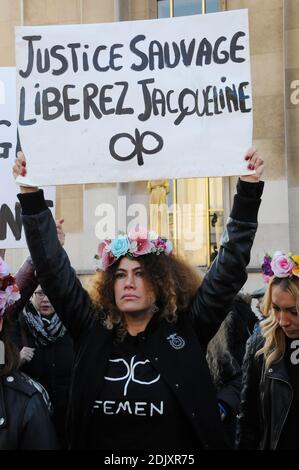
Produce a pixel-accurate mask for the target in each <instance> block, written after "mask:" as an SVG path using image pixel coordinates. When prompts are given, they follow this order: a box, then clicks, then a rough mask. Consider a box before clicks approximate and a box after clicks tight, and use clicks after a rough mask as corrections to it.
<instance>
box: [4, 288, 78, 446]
mask: <svg viewBox="0 0 299 470" xmlns="http://www.w3.org/2000/svg"><path fill="white" fill-rule="evenodd" d="M13 339H14V342H15V344H16V345H17V346H18V348H19V350H20V357H21V364H20V369H21V370H22V371H23V372H25V373H26V374H27V375H29V376H30V377H32V378H33V379H34V380H37V381H38V382H39V383H41V384H42V385H43V386H44V387H45V389H46V390H47V392H48V393H49V396H50V400H51V403H52V406H53V415H52V420H53V423H54V426H55V429H56V432H57V436H58V439H59V442H60V446H61V448H66V446H67V442H66V413H67V407H68V399H69V388H70V382H71V371H72V364H73V340H72V338H71V336H70V335H69V334H68V332H67V331H66V328H65V327H64V325H63V324H62V322H61V320H60V318H59V317H58V315H57V314H56V313H55V311H54V308H53V307H52V305H51V303H50V302H49V299H48V298H47V296H46V295H45V294H44V292H43V291H42V289H41V287H40V286H38V287H37V289H36V290H35V292H34V294H33V296H32V299H31V301H29V302H28V303H27V304H26V305H25V307H24V309H23V311H22V312H21V313H20V315H19V318H18V320H17V322H16V324H15V327H14V335H13Z"/></svg>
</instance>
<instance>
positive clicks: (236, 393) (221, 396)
mask: <svg viewBox="0 0 299 470" xmlns="http://www.w3.org/2000/svg"><path fill="white" fill-rule="evenodd" d="M241 387H242V373H241V369H240V371H239V372H238V373H236V374H235V375H234V376H232V377H231V379H230V380H229V381H227V382H225V383H224V384H223V386H222V387H221V389H220V390H218V391H217V400H218V401H221V402H223V403H224V404H225V405H226V406H227V407H228V411H229V412H230V414H232V415H234V416H235V415H236V414H237V413H238V412H239V409H240V398H241Z"/></svg>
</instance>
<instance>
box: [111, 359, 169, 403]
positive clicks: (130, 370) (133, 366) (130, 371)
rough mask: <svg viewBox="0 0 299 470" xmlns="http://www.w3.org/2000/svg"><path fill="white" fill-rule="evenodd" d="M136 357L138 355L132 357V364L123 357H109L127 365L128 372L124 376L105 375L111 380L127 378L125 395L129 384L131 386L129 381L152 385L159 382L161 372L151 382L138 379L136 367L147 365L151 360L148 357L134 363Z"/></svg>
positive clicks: (112, 360) (117, 380)
mask: <svg viewBox="0 0 299 470" xmlns="http://www.w3.org/2000/svg"><path fill="white" fill-rule="evenodd" d="M135 358H136V356H133V357H132V359H131V361H130V364H129V363H128V362H127V361H126V360H125V359H122V358H120V359H109V362H114V363H122V364H124V366H125V367H126V370H127V372H126V374H124V375H123V376H120V377H104V378H105V379H106V380H109V381H111V382H119V381H121V380H126V383H125V386H124V397H125V396H126V395H127V390H128V386H129V383H130V382H131V381H132V382H135V383H138V384H141V385H151V384H153V383H155V382H158V380H159V379H160V374H158V375H157V376H156V377H155V378H154V379H153V380H151V381H149V382H144V381H141V380H137V379H136V378H135V370H136V367H137V366H142V365H145V364H147V363H149V362H150V361H149V360H148V359H146V360H145V361H137V362H136V363H135V364H134V360H135Z"/></svg>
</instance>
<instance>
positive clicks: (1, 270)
mask: <svg viewBox="0 0 299 470" xmlns="http://www.w3.org/2000/svg"><path fill="white" fill-rule="evenodd" d="M9 273H10V270H9V266H8V264H7V263H5V261H4V260H3V259H2V258H1V256H0V278H2V277H5V276H8V275H9Z"/></svg>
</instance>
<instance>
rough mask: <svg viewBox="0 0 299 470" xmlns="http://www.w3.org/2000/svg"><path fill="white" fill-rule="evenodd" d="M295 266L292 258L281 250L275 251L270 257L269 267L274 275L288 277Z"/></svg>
mask: <svg viewBox="0 0 299 470" xmlns="http://www.w3.org/2000/svg"><path fill="white" fill-rule="evenodd" d="M295 266H296V263H294V261H293V260H291V259H290V258H289V257H288V256H286V255H284V254H283V253H282V252H281V251H276V252H275V253H274V255H273V257H272V261H271V268H272V271H273V273H274V276H276V277H288V276H290V275H291V274H292V269H293V268H294V267H295Z"/></svg>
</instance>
